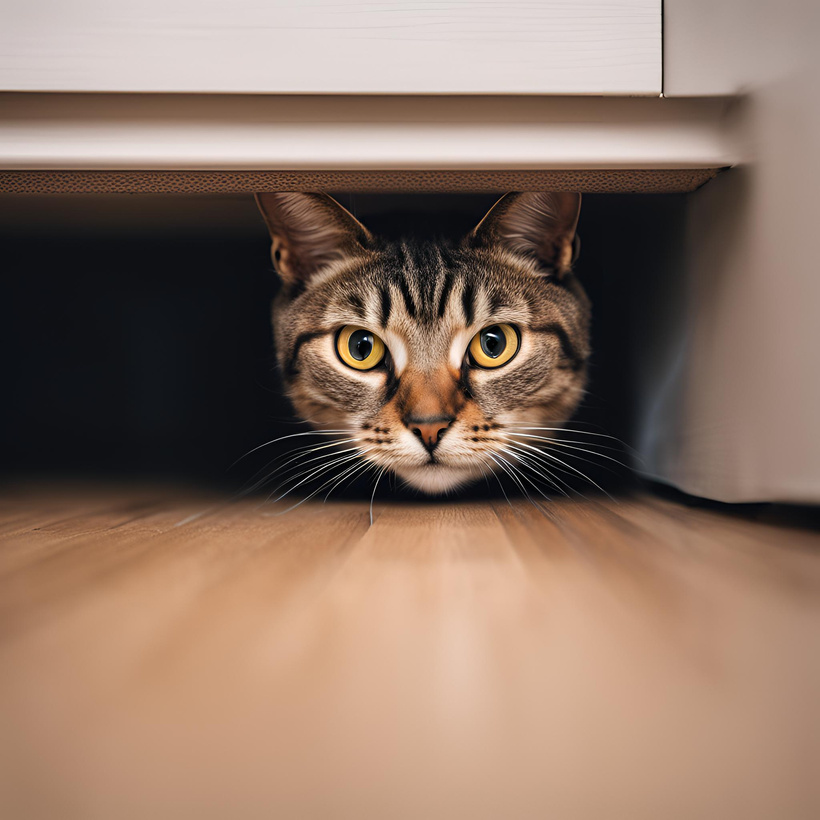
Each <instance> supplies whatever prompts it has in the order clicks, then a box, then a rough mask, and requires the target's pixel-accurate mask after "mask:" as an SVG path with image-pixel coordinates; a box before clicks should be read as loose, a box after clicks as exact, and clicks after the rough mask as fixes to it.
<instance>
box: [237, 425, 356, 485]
mask: <svg viewBox="0 0 820 820" xmlns="http://www.w3.org/2000/svg"><path fill="white" fill-rule="evenodd" d="M354 441H358V439H355V438H351V439H346V440H345V439H342V440H340V441H334V442H332V443H330V444H324V445H321V446H319V447H304V448H302V447H300V448H299V450H300V452H299V453H297V454H295V455H294V454H293V451H290V452H289V453H284V455H290V458H288V459H286V460H285V461H284V462H283V463H282V464H280V465H279V466H278V467H276V468H275V469H273V470H272V471H270V472H268V468H269V467H270V465H271V464H274V463H275V462H276V459H274V460H273V461H270V462H268V464H266V465H265V467H263V468H262V469H261V470H259V471H258V472H257V473H256V474H255V475H254V476H253V477H252V478H251V479H250V480H251V481H254V479H256V478H257V476H260V475H261V478H259V479H258V480H255V481H254V483H253V484H251V485H250V486H249V487H248V488H247V489H245V490H244V491H243V493H244V494H245V495H247V494H249V493H252V492H254V491H255V490H258V489H259V488H260V487H262V486H263V485H264V484H266V483H268V482H269V481H271V480H272V479H273V478H275V477H276V476H281V475H282V474H283V473H287V472H288V470H290V469H295V468H298V467H301V466H304V465H305V464H310V463H311V462H312V461H318V460H319V459H320V458H325V457H330V456H336V455H339V453H337V452H335V451H334V452H330V453H323V454H321V455H319V456H316V457H314V458H310V459H307V460H302V459H304V458H305V456H307V455H310V454H311V453H315V452H316V451H317V450H325V449H328V448H331V447H339V446H341V445H343V444H351V443H353V442H354ZM353 449H355V448H350V449H347V450H342V451H341V452H352V450H353ZM295 462H299V464H296V467H295V468H294V467H288V465H289V464H290V465H292V464H294V463H295ZM286 468H287V469H286ZM262 473H264V475H262Z"/></svg>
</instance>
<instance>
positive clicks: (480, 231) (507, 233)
mask: <svg viewBox="0 0 820 820" xmlns="http://www.w3.org/2000/svg"><path fill="white" fill-rule="evenodd" d="M580 212H581V195H580V194H573V193H522V194H505V195H504V196H502V197H501V199H499V200H498V202H496V203H495V205H493V207H492V208H491V209H490V211H489V213H488V214H487V215H486V216H485V217H484V219H482V220H481V222H479V223H478V226H477V227H476V228H475V230H474V231H473V232H472V234H471V235H470V241H471V242H472V243H473V244H476V245H478V246H485V247H489V246H496V247H502V248H504V249H506V250H508V251H510V252H512V253H517V254H520V255H523V256H528V257H530V258H531V259H535V260H536V261H537V262H538V264H539V265H540V266H541V267H542V268H543V269H544V272H545V273H547V274H552V275H554V276H556V277H557V278H558V279H560V278H562V277H563V276H565V275H566V274H567V273H569V271H570V270H571V268H572V263H573V262H574V261H575V259H576V257H577V255H578V249H579V247H580V242H579V240H578V237H577V236H576V235H575V228H576V227H577V225H578V215H579V213H580Z"/></svg>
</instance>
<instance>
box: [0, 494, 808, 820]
mask: <svg viewBox="0 0 820 820" xmlns="http://www.w3.org/2000/svg"><path fill="white" fill-rule="evenodd" d="M367 507H368V505H367V504H366V503H364V502H348V503H334V504H325V505H313V504H306V505H304V506H302V507H299V508H297V509H296V510H293V511H292V512H290V513H287V514H285V515H277V514H276V513H278V512H281V509H282V508H275V507H271V506H260V505H259V503H258V501H243V502H236V503H231V504H225V503H223V501H222V500H221V499H219V498H214V497H207V496H201V495H195V494H192V495H180V493H179V492H178V491H175V490H170V489H162V488H156V487H153V488H151V487H149V488H143V489H128V490H123V489H116V488H107V489H100V488H89V487H78V488H74V489H71V488H66V487H37V486H28V487H20V488H17V489H11V490H9V491H7V492H6V493H4V494H3V496H2V499H0V539H2V541H1V542H0V543H1V546H0V815H2V816H3V817H26V818H29V817H83V818H97V817H99V818H110V817H118V818H122V817H125V818H129V817H146V816H152V817H175V818H176V817H197V818H200V817H225V816H231V817H271V816H275V817H356V818H362V817H365V818H366V817H391V818H392V817H444V818H452V817H471V818H472V817H488V818H489V817H550V816H554V817H601V816H606V817H630V818H635V817H658V816H663V817H705V816H719V817H741V816H742V817H744V818H748V817H789V818H797V817H810V816H816V812H817V809H818V808H820V803H818V791H817V784H816V777H815V768H816V760H817V752H818V746H817V738H818V735H817V728H818V711H817V691H818V683H820V676H819V675H818V673H819V670H818V658H819V657H820V653H818V634H820V633H818V627H819V626H820V595H818V593H820V552H819V550H820V536H819V535H818V534H817V533H816V532H811V531H808V530H802V529H799V528H798V527H796V526H785V525H777V524H774V523H764V522H762V521H756V522H755V521H749V520H746V519H744V518H742V517H739V516H736V515H721V514H719V513H716V512H711V511H706V510H699V509H689V508H685V507H682V506H679V505H676V504H673V503H671V502H669V501H663V500H658V499H656V498H652V497H648V496H647V497H643V498H638V499H623V500H618V501H608V500H607V501H602V500H595V499H590V500H579V501H561V502H555V503H554V504H552V505H551V506H550V507H549V508H547V509H546V510H545V511H542V512H539V511H537V510H535V509H534V508H533V507H532V506H530V505H528V504H527V503H526V502H524V501H514V502H513V503H512V504H511V505H507V504H505V503H504V502H503V501H502V502H499V503H463V504H459V503H448V504H443V503H442V504H439V503H423V504H422V503H418V504H397V503H387V502H383V503H378V502H377V504H376V508H375V512H376V521H375V523H374V524H373V526H369V520H368V508H367Z"/></svg>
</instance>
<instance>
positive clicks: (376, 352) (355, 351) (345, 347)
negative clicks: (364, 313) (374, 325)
mask: <svg viewBox="0 0 820 820" xmlns="http://www.w3.org/2000/svg"><path fill="white" fill-rule="evenodd" d="M336 352H337V353H338V354H339V358H340V359H341V360H342V361H343V362H344V363H345V364H346V365H347V366H348V367H352V368H353V369H354V370H372V369H373V368H374V367H375V366H376V365H377V364H378V363H379V362H380V361H381V360H382V359H383V358H384V342H383V341H382V340H381V339H380V338H379V337H378V336H377V335H376V334H375V333H373V332H372V331H370V330H366V329H365V328H363V327H356V325H345V326H344V327H343V328H342V329H341V330H340V331H339V335H338V336H337V337H336Z"/></svg>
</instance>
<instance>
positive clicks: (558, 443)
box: [505, 433, 628, 472]
mask: <svg viewBox="0 0 820 820" xmlns="http://www.w3.org/2000/svg"><path fill="white" fill-rule="evenodd" d="M506 435H511V436H517V437H519V438H526V439H530V440H537V441H543V442H546V443H547V444H551V445H553V446H556V447H563V448H565V449H566V450H577V451H578V452H581V453H589V455H591V456H597V457H598V458H603V459H606V460H607V461H611V462H613V464H617V465H618V466H619V467H624V468H627V469H628V465H627V464H624V462H623V461H619V460H618V459H617V458H613V457H612V456H608V455H607V454H606V453H599V452H597V451H596V450H589V449H587V448H586V447H577V446H575V445H574V444H568V443H567V442H565V441H562V440H561V439H551V438H547V437H546V436H533V435H530V434H527V433H509V434H506ZM506 435H505V438H506ZM519 444H523V442H519ZM573 457H574V458H577V459H580V460H581V461H585V462H586V463H587V464H595V465H596V466H598V467H600V466H602V465H600V464H598V462H596V461H591V460H590V459H588V458H584V457H583V456H576V455H573ZM607 469H609V468H607ZM613 472H614V471H613Z"/></svg>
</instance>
